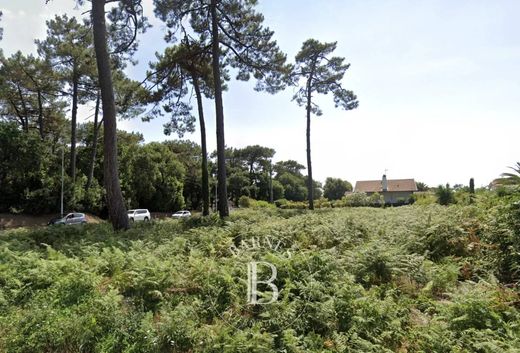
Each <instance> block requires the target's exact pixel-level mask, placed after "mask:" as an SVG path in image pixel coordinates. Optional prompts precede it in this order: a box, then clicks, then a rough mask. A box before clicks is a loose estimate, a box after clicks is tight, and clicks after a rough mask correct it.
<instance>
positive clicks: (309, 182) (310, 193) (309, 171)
mask: <svg viewBox="0 0 520 353" xmlns="http://www.w3.org/2000/svg"><path fill="white" fill-rule="evenodd" d="M311 83H312V74H311V76H309V79H308V81H307V194H308V196H309V210H314V187H313V182H312V161H311V99H312V90H311V87H312V86H311Z"/></svg>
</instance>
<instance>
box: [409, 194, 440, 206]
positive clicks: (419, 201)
mask: <svg viewBox="0 0 520 353" xmlns="http://www.w3.org/2000/svg"><path fill="white" fill-rule="evenodd" d="M413 199H414V204H415V205H422V206H426V205H433V204H435V203H437V197H436V196H435V194H434V193H433V192H430V191H424V192H415V193H414V194H413Z"/></svg>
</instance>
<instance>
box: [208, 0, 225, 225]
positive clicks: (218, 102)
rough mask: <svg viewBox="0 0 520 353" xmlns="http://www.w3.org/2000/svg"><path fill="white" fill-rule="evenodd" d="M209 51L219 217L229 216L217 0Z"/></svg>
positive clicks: (215, 0) (211, 5)
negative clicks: (213, 87)
mask: <svg viewBox="0 0 520 353" xmlns="http://www.w3.org/2000/svg"><path fill="white" fill-rule="evenodd" d="M210 9H211V37H212V38H211V44H212V45H211V52H212V55H211V56H212V67H213V80H214V84H215V113H216V120H217V168H218V170H217V180H218V183H217V188H218V213H219V216H220V218H224V217H227V216H229V208H228V200H227V184H226V154H225V152H226V143H225V140H224V105H223V103H222V81H221V77H220V44H219V32H218V22H217V21H218V19H217V0H211V4H210Z"/></svg>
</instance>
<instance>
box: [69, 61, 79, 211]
mask: <svg viewBox="0 0 520 353" xmlns="http://www.w3.org/2000/svg"><path fill="white" fill-rule="evenodd" d="M78 81H79V79H78V75H77V73H76V68H74V70H73V73H72V119H71V122H70V124H71V129H70V177H71V178H72V185H73V186H72V187H73V188H74V183H75V182H76V128H77V119H78V84H79V83H78ZM72 198H73V199H74V192H73V193H72ZM73 201H74V200H73Z"/></svg>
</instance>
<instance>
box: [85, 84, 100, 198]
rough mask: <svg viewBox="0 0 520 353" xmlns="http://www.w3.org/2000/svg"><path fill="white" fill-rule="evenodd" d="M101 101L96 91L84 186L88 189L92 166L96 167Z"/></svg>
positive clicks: (90, 183) (90, 181)
mask: <svg viewBox="0 0 520 353" xmlns="http://www.w3.org/2000/svg"><path fill="white" fill-rule="evenodd" d="M100 103H101V96H100V94H99V92H98V94H97V98H96V109H95V110H94V132H93V136H92V152H91V154H90V166H89V171H88V177H87V185H86V186H85V188H86V189H87V190H88V189H90V186H91V185H92V179H94V168H95V167H96V155H97V144H98V135H99V128H100V127H101V124H99V123H98V120H99V104H100Z"/></svg>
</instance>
